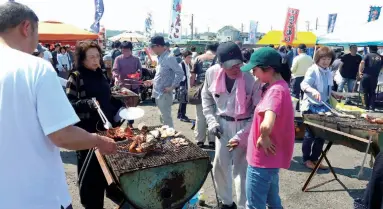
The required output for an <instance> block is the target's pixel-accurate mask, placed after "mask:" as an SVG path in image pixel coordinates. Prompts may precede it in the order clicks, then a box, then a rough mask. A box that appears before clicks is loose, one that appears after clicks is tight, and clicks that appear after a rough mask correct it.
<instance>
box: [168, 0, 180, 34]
mask: <svg viewBox="0 0 383 209" xmlns="http://www.w3.org/2000/svg"><path fill="white" fill-rule="evenodd" d="M172 2H173V3H172V14H171V23H170V32H169V39H170V40H172V41H180V40H181V34H182V33H181V5H182V0H172Z"/></svg>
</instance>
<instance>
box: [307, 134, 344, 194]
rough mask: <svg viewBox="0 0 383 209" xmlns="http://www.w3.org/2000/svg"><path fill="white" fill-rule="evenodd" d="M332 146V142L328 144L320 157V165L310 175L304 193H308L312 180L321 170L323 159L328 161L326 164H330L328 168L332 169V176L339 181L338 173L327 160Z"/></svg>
mask: <svg viewBox="0 0 383 209" xmlns="http://www.w3.org/2000/svg"><path fill="white" fill-rule="evenodd" d="M332 145H333V142H331V141H330V142H329V143H328V144H327V146H326V148H325V149H324V150H323V151H322V154H321V156H320V158H319V161H318V163H317V164H316V165H315V167H314V169H313V170H312V171H311V173H310V176H309V178H308V179H307V180H306V182H305V184H304V186H303V187H302V191H303V192H306V191H307V187H308V186H309V184H310V182H311V180H312V178H313V177H314V175H315V173H316V172H317V171H318V168H319V166H320V165H321V164H322V161H323V159H325V160H326V163H327V164H328V166H329V168H330V171H331V173H332V175H334V178H335V180H337V181H339V179H338V176H337V175H336V173H335V171H334V168H333V167H332V165H331V163H330V161H329V160H328V158H327V153H328V151H329V150H330V149H331V146H332Z"/></svg>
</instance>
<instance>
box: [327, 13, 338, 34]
mask: <svg viewBox="0 0 383 209" xmlns="http://www.w3.org/2000/svg"><path fill="white" fill-rule="evenodd" d="M337 16H338V14H329V15H328V23H327V33H332V32H334V28H335V22H336V18H337Z"/></svg>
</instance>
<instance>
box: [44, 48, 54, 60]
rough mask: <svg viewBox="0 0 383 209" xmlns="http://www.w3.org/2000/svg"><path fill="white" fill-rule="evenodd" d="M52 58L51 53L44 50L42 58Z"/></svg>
mask: <svg viewBox="0 0 383 209" xmlns="http://www.w3.org/2000/svg"><path fill="white" fill-rule="evenodd" d="M52 58H53V56H52V53H51V52H50V51H48V50H46V51H44V59H45V60H46V61H48V62H50V61H51V59H52Z"/></svg>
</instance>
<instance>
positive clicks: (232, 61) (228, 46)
mask: <svg viewBox="0 0 383 209" xmlns="http://www.w3.org/2000/svg"><path fill="white" fill-rule="evenodd" d="M217 56H218V60H219V62H220V63H221V64H222V65H223V68H225V69H230V68H232V67H233V66H234V65H236V64H239V63H243V56H242V52H241V49H240V48H239V46H238V45H237V44H235V43H234V42H231V41H228V42H223V43H221V44H220V45H219V46H218V49H217Z"/></svg>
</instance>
